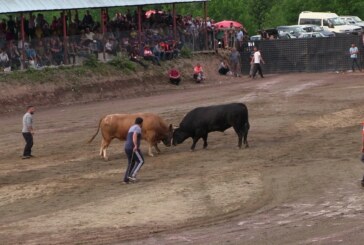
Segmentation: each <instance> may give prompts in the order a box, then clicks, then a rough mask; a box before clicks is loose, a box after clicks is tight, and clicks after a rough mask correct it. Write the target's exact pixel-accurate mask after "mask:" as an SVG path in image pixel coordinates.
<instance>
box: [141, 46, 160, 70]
mask: <svg viewBox="0 0 364 245" xmlns="http://www.w3.org/2000/svg"><path fill="white" fill-rule="evenodd" d="M144 59H145V60H151V61H152V62H153V64H154V65H155V64H157V65H159V66H160V65H161V63H160V62H159V59H158V57H157V56H155V55H154V54H153V52H152V50H150V47H149V45H146V46H145V47H144Z"/></svg>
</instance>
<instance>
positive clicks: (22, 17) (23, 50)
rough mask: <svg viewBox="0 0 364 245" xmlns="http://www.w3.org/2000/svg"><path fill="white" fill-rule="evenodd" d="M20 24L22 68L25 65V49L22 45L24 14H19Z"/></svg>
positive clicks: (23, 40) (23, 39)
mask: <svg viewBox="0 0 364 245" xmlns="http://www.w3.org/2000/svg"><path fill="white" fill-rule="evenodd" d="M20 22H21V27H20V28H21V47H22V56H23V59H22V60H23V68H24V65H25V47H24V43H25V31H24V14H23V13H21V17H20Z"/></svg>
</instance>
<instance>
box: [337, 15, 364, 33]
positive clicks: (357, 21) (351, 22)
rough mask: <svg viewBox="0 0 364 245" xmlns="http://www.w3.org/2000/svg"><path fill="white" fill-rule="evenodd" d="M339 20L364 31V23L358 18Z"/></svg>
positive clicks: (342, 17)
mask: <svg viewBox="0 0 364 245" xmlns="http://www.w3.org/2000/svg"><path fill="white" fill-rule="evenodd" d="M340 19H342V20H343V21H345V23H346V24H349V25H356V26H360V27H361V28H362V29H363V30H364V21H362V20H361V19H360V18H359V17H358V16H340Z"/></svg>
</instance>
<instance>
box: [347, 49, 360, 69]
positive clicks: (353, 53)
mask: <svg viewBox="0 0 364 245" xmlns="http://www.w3.org/2000/svg"><path fill="white" fill-rule="evenodd" d="M349 52H350V58H351V69H352V71H353V72H355V65H356V66H357V67H358V69H359V70H360V71H361V68H360V66H359V63H358V54H359V49H358V47H356V46H355V44H354V43H353V44H352V45H351V48H350V49H349Z"/></svg>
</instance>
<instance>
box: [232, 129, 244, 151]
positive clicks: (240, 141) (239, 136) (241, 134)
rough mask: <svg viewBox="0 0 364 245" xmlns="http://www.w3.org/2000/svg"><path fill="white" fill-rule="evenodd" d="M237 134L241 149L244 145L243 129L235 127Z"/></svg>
mask: <svg viewBox="0 0 364 245" xmlns="http://www.w3.org/2000/svg"><path fill="white" fill-rule="evenodd" d="M234 130H235V133H236V134H237V135H238V138H239V141H238V147H239V148H240V149H241V146H242V144H243V132H242V129H241V128H238V127H236V126H234Z"/></svg>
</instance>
